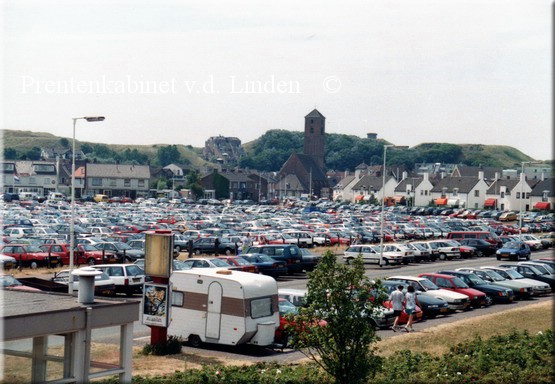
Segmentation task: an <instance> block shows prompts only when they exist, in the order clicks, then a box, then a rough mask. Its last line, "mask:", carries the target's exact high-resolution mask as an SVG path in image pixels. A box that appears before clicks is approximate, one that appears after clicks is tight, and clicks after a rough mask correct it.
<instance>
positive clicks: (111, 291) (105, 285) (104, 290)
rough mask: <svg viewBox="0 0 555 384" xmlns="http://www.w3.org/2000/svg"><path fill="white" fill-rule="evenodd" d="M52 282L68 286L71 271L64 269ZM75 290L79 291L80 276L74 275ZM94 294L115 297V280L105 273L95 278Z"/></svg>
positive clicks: (55, 275)
mask: <svg viewBox="0 0 555 384" xmlns="http://www.w3.org/2000/svg"><path fill="white" fill-rule="evenodd" d="M80 269H91V267H84V268H80ZM52 281H55V282H56V283H61V284H65V285H67V284H68V283H69V269H64V270H61V271H60V272H57V273H55V274H54V277H53V278H52ZM73 290H74V291H78V290H79V276H78V275H73ZM94 294H95V295H102V296H113V295H115V294H116V286H115V283H114V280H112V279H111V278H110V276H108V275H107V274H106V273H105V272H103V273H102V274H100V275H97V276H95V277H94Z"/></svg>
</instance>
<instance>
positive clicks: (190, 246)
mask: <svg viewBox="0 0 555 384" xmlns="http://www.w3.org/2000/svg"><path fill="white" fill-rule="evenodd" d="M187 251H188V252H189V258H191V257H193V239H192V238H189V241H187Z"/></svg>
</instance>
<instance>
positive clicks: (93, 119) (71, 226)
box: [67, 116, 104, 295]
mask: <svg viewBox="0 0 555 384" xmlns="http://www.w3.org/2000/svg"><path fill="white" fill-rule="evenodd" d="M77 120H86V121H88V122H89V123H92V122H96V121H104V116H86V117H73V145H72V151H71V215H70V222H69V280H68V284H67V289H68V293H69V294H70V295H71V294H73V275H72V274H71V272H72V271H73V257H74V248H75V126H76V124H77Z"/></svg>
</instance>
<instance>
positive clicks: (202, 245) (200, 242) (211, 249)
mask: <svg viewBox="0 0 555 384" xmlns="http://www.w3.org/2000/svg"><path fill="white" fill-rule="evenodd" d="M216 239H218V241H219V245H218V252H216ZM234 250H235V243H232V242H231V241H229V240H227V239H226V238H225V237H213V236H210V237H201V238H199V239H196V240H195V241H194V242H193V253H194V254H195V255H200V254H203V253H208V254H216V253H218V254H222V255H231V254H233V252H234Z"/></svg>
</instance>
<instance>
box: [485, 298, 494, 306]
mask: <svg viewBox="0 0 555 384" xmlns="http://www.w3.org/2000/svg"><path fill="white" fill-rule="evenodd" d="M492 304H493V297H491V296H490V295H486V307H489V306H490V305H492Z"/></svg>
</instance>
